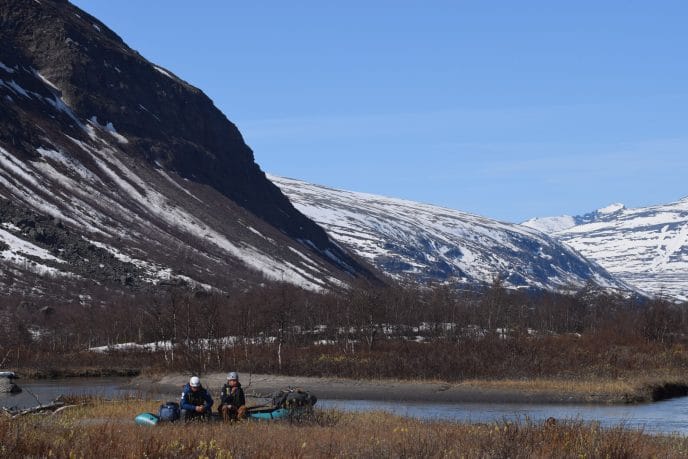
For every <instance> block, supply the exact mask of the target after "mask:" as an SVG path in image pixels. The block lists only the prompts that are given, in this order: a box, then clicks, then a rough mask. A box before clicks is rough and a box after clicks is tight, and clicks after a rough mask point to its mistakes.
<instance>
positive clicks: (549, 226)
mask: <svg viewBox="0 0 688 459" xmlns="http://www.w3.org/2000/svg"><path fill="white" fill-rule="evenodd" d="M625 208H626V207H625V206H624V205H623V204H619V203H616V204H611V205H609V206H607V207H603V208H602V209H597V210H595V211H594V212H590V213H587V214H585V215H576V216H574V217H572V216H570V215H561V216H559V217H538V218H531V219H530V220H526V221H525V222H523V223H522V225H524V226H527V227H529V228H535V229H536V230H539V231H542V232H543V233H547V234H553V233H557V232H559V231H564V230H567V229H569V228H573V227H574V226H576V225H584V224H586V223H592V222H596V221H598V220H604V219H608V218H609V217H611V216H613V215H616V214H618V213H619V212H621V211H622V210H624V209H625Z"/></svg>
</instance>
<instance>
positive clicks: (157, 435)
mask: <svg viewBox="0 0 688 459" xmlns="http://www.w3.org/2000/svg"><path fill="white" fill-rule="evenodd" d="M79 403H82V404H81V405H80V406H77V407H74V408H70V409H67V410H64V411H62V412H60V413H57V414H55V415H52V414H40V415H38V414H37V415H27V416H22V417H19V418H15V419H10V418H8V417H2V416H0V457H8V458H14V457H69V458H109V457H122V458H143V457H150V458H168V457H202V458H206V457H207V458H243V457H246V458H248V457H251V458H253V457H258V458H272V457H289V458H301V457H304V458H305V457H317V458H319V457H323V458H335V457H342V458H346V457H365V458H368V457H369V458H385V457H470V458H473V457H510V458H521V457H523V458H526V457H528V458H530V457H576V458H580V457H608V458H625V457H685V456H688V439H686V438H682V437H676V436H656V435H648V434H644V433H642V432H638V431H634V430H628V429H624V428H623V427H617V428H612V429H604V428H601V427H599V426H598V425H595V424H592V425H591V424H584V423H581V422H577V421H559V422H556V423H545V424H542V423H533V422H530V421H529V420H527V419H526V420H523V421H521V422H518V423H492V424H459V423H453V422H437V421H433V422H429V421H418V420H413V419H407V418H402V417H396V416H391V415H389V414H385V413H359V414H355V413H342V412H336V411H317V412H316V416H315V418H314V419H313V420H310V421H308V422H302V423H299V424H290V423H288V422H274V421H273V422H262V423H260V422H249V421H244V422H240V423H236V424H223V423H219V422H218V423H208V424H189V425H183V424H169V425H164V424H163V425H158V426H154V427H153V426H151V427H149V426H137V425H135V424H134V422H133V419H134V417H135V416H136V414H138V413H140V412H143V411H150V412H153V413H155V412H157V407H158V402H151V401H135V400H129V401H121V402H107V401H103V400H93V399H91V400H81V401H79Z"/></svg>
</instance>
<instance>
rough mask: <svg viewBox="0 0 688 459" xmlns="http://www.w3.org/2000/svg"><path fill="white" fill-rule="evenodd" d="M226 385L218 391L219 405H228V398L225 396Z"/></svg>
mask: <svg viewBox="0 0 688 459" xmlns="http://www.w3.org/2000/svg"><path fill="white" fill-rule="evenodd" d="M226 389H227V384H225V385H223V386H222V389H220V405H229V397H228V396H227V390H226Z"/></svg>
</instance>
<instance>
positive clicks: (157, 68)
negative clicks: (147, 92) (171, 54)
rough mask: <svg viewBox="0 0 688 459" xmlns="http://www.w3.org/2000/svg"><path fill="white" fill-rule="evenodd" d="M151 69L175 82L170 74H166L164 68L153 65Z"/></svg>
mask: <svg viewBox="0 0 688 459" xmlns="http://www.w3.org/2000/svg"><path fill="white" fill-rule="evenodd" d="M153 68H154V69H155V70H157V71H158V72H160V73H162V74H163V75H165V76H166V77H167V78H171V79H173V80H176V78H175V77H173V76H172V74H171V73H170V72H168V71H167V70H165V69H164V68H162V67H158V66H157V65H154V66H153Z"/></svg>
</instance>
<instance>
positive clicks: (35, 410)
mask: <svg viewBox="0 0 688 459" xmlns="http://www.w3.org/2000/svg"><path fill="white" fill-rule="evenodd" d="M63 406H65V403H64V402H52V403H48V404H47V405H38V406H33V407H31V408H25V409H23V410H11V409H8V408H6V407H3V411H4V412H7V413H9V414H10V415H11V416H12V419H14V418H17V417H19V416H25V415H27V414H33V413H41V412H43V411H55V410H57V409H58V408H62V407H63Z"/></svg>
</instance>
